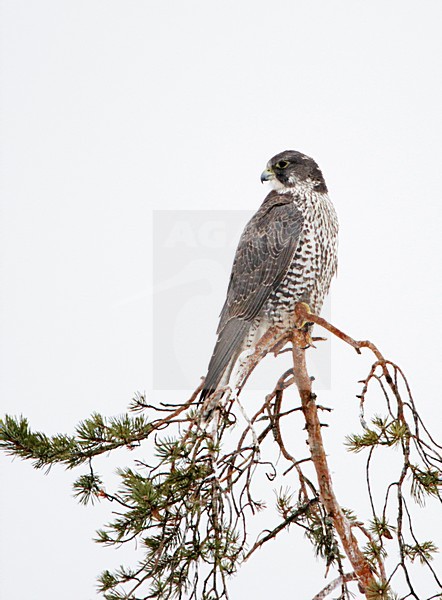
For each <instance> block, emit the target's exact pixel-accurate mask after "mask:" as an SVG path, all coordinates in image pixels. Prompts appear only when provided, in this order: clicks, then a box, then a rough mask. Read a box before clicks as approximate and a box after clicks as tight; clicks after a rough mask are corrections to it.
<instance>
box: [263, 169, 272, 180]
mask: <svg viewBox="0 0 442 600" xmlns="http://www.w3.org/2000/svg"><path fill="white" fill-rule="evenodd" d="M271 179H275V174H274V172H273V171H272V170H271V169H266V170H265V171H263V172H262V173H261V183H264V181H270V180H271Z"/></svg>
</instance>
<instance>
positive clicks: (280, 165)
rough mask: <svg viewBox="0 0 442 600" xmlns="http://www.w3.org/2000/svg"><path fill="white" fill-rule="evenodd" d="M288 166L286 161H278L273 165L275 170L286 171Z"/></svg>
mask: <svg viewBox="0 0 442 600" xmlns="http://www.w3.org/2000/svg"><path fill="white" fill-rule="evenodd" d="M288 166H289V163H288V162H287V161H286V160H280V161H279V162H277V163H276V165H275V167H276V168H277V169H287V167H288Z"/></svg>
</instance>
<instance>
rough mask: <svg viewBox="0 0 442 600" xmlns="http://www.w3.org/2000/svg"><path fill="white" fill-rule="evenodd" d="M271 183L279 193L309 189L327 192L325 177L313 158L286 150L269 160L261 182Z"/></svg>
mask: <svg viewBox="0 0 442 600" xmlns="http://www.w3.org/2000/svg"><path fill="white" fill-rule="evenodd" d="M264 181H269V182H270V184H271V185H272V187H273V189H275V190H278V191H280V192H281V191H284V190H285V191H287V192H288V191H295V190H294V189H293V188H303V189H305V188H309V189H311V190H314V191H316V192H322V193H326V192H327V186H326V185H325V181H324V177H323V176H322V173H321V171H320V169H319V167H318V165H317V164H316V162H315V161H314V160H313V158H310V157H309V156H306V155H305V154H301V153H300V152H296V150H285V151H284V152H281V153H280V154H277V155H276V156H274V157H273V158H271V159H270V160H269V162H268V163H267V167H266V169H265V171H263V173H262V175H261V182H262V183H264Z"/></svg>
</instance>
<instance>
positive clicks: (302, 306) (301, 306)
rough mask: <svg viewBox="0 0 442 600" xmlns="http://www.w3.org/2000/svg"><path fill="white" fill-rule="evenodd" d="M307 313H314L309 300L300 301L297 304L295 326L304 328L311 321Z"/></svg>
mask: <svg viewBox="0 0 442 600" xmlns="http://www.w3.org/2000/svg"><path fill="white" fill-rule="evenodd" d="M306 314H307V315H311V314H312V311H311V310H310V306H309V305H308V304H307V302H298V304H297V305H296V306H295V326H296V328H297V329H302V328H303V327H304V326H305V325H306V324H307V323H308V322H309V320H308V319H307V318H306Z"/></svg>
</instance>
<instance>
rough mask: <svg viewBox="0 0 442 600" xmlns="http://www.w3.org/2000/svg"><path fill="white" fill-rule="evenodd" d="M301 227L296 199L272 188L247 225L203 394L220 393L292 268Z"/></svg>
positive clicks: (233, 271) (300, 217)
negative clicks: (253, 328)
mask: <svg viewBox="0 0 442 600" xmlns="http://www.w3.org/2000/svg"><path fill="white" fill-rule="evenodd" d="M302 225H303V218H302V215H301V213H300V211H299V210H298V209H297V208H296V207H295V205H294V204H293V198H292V197H287V196H285V195H284V194H280V193H278V192H271V193H270V194H269V195H268V196H267V198H266V199H265V200H264V202H263V204H262V205H261V207H260V209H259V210H258V212H257V213H256V214H255V215H254V216H253V217H252V219H251V220H250V221H249V223H248V224H247V226H246V228H245V229H244V232H243V234H242V236H241V239H240V241H239V244H238V248H237V250H236V255H235V260H234V262H233V267H232V273H231V276H230V283H229V288H228V290H227V298H226V302H225V304H224V307H223V309H222V311H221V316H220V323H219V326H218V331H217V333H218V340H217V343H216V345H215V348H214V351H213V355H212V358H211V360H210V364H209V369H208V373H207V376H206V380H205V383H204V389H203V392H202V394H201V397H202V398H204V397H205V396H207V395H209V394H211V393H212V392H213V391H215V389H216V387H217V385H218V384H219V382H220V380H221V378H222V376H223V374H224V373H225V371H226V369H230V370H231V369H232V367H233V364H234V363H235V361H236V359H237V358H238V356H239V354H240V352H241V350H242V346H243V343H244V341H245V339H246V337H247V335H248V333H249V330H250V327H251V325H252V323H253V321H254V319H255V317H256V316H257V315H258V314H259V312H260V311H261V309H262V308H263V305H264V303H265V302H266V300H267V299H268V298H269V296H270V294H271V293H272V292H273V291H275V290H276V289H277V288H278V287H279V285H280V284H281V282H282V280H283V279H284V276H285V274H286V273H287V271H288V269H289V267H290V264H291V262H292V259H293V256H294V254H295V251H296V248H297V246H298V243H299V238H300V234H301V230H302ZM229 375H230V372H229Z"/></svg>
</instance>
